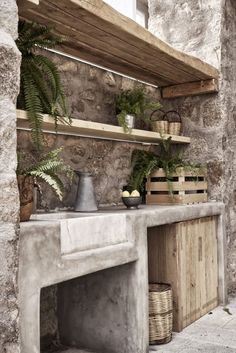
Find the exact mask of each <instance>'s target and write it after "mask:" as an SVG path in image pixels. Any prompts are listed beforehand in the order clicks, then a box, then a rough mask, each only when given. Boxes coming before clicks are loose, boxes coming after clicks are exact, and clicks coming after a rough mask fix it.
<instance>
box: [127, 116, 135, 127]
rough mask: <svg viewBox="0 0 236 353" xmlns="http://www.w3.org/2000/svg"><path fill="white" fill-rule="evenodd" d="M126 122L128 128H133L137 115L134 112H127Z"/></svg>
mask: <svg viewBox="0 0 236 353" xmlns="http://www.w3.org/2000/svg"><path fill="white" fill-rule="evenodd" d="M125 123H126V125H127V128H128V129H133V128H134V123H135V116H134V115H132V114H126V116H125Z"/></svg>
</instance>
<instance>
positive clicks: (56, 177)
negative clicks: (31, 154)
mask: <svg viewBox="0 0 236 353" xmlns="http://www.w3.org/2000/svg"><path fill="white" fill-rule="evenodd" d="M61 151H62V148H58V149H55V150H53V151H51V152H49V153H47V154H45V155H42V156H41V157H40V158H37V160H34V162H32V163H31V164H30V165H28V162H27V161H26V160H25V158H24V157H25V155H23V154H21V155H20V154H19V157H18V167H17V181H18V188H19V194H20V221H27V220H29V218H30V216H31V214H32V211H33V187H34V185H35V184H37V183H40V181H44V182H46V183H47V184H48V185H49V186H51V188H52V189H53V190H54V192H55V194H56V195H57V196H58V197H59V199H60V200H62V196H63V190H64V186H63V182H62V180H61V177H60V174H62V173H64V174H65V175H66V176H67V177H68V178H69V180H70V181H71V179H72V175H73V171H72V169H71V167H69V166H67V165H65V164H64V161H63V160H62V159H61V158H60V152H61ZM25 164H27V165H25Z"/></svg>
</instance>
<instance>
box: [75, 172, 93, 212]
mask: <svg viewBox="0 0 236 353" xmlns="http://www.w3.org/2000/svg"><path fill="white" fill-rule="evenodd" d="M75 172H76V174H77V175H78V176H79V183H78V189H77V196H76V200H75V208H74V210H75V211H76V212H91V211H97V209H98V207H97V201H96V197H95V192H94V187H93V176H92V174H90V173H86V172H78V171H75Z"/></svg>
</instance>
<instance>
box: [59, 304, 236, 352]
mask: <svg viewBox="0 0 236 353" xmlns="http://www.w3.org/2000/svg"><path fill="white" fill-rule="evenodd" d="M226 309H229V313H227V312H226V311H225V310H224V307H221V306H220V307H218V308H216V309H214V310H213V311H212V312H211V313H210V314H207V315H205V316H204V317H202V318H201V319H199V320H198V321H196V322H195V323H193V324H192V325H190V326H188V327H186V328H185V329H184V330H183V331H182V332H180V333H174V334H173V338H172V341H171V342H170V343H168V344H165V345H159V346H151V347H150V350H149V353H154V352H159V353H235V352H236V298H235V299H233V300H230V302H229V304H228V305H227V307H226ZM230 314H231V315H230ZM89 352H91V351H88V350H80V349H73V348H71V349H67V350H63V352H61V353H89ZM133 353H135V352H133Z"/></svg>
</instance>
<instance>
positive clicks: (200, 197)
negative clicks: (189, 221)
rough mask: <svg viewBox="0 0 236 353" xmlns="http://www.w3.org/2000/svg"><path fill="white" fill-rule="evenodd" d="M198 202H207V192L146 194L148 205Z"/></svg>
mask: <svg viewBox="0 0 236 353" xmlns="http://www.w3.org/2000/svg"><path fill="white" fill-rule="evenodd" d="M197 202H207V194H203V193H202V194H188V195H173V196H171V195H158V194H157V195H155V194H151V195H146V204H148V205H158V204H163V205H173V204H181V205H184V204H190V203H197Z"/></svg>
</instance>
